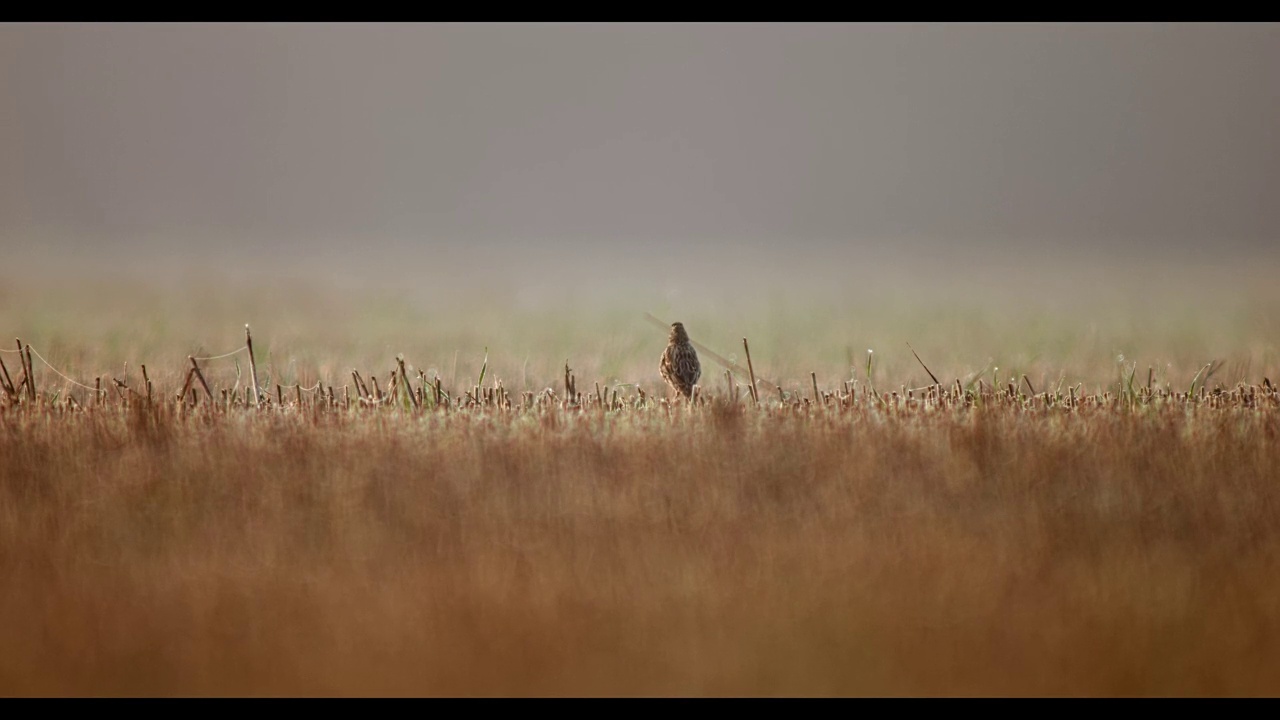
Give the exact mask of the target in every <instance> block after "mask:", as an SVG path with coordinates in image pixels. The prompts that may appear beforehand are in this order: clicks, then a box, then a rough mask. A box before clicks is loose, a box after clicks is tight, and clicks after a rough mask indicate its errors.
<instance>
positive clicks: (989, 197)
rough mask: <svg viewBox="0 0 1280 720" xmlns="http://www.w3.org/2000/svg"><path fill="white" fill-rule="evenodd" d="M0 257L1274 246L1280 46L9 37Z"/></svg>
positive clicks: (1050, 30)
mask: <svg viewBox="0 0 1280 720" xmlns="http://www.w3.org/2000/svg"><path fill="white" fill-rule="evenodd" d="M0 154H2V157H3V161H2V162H0V213H2V214H3V216H2V219H0V231H2V232H3V234H4V238H5V239H4V240H3V242H4V243H5V244H6V245H10V246H12V245H13V244H15V243H20V242H22V238H23V237H25V235H24V234H23V233H27V232H29V231H31V230H32V229H36V230H41V231H44V232H56V233H62V234H64V235H70V236H76V237H86V238H95V239H96V240H95V241H96V242H101V243H106V244H107V245H110V244H111V243H118V242H123V240H122V239H121V238H125V237H130V236H134V235H138V234H152V235H164V236H166V237H171V238H172V242H173V243H175V244H180V243H181V242H182V238H184V237H187V236H189V235H194V234H206V235H207V234H215V235H222V236H226V237H229V238H233V239H234V238H244V237H253V238H256V239H257V240H258V241H265V242H278V243H282V244H289V245H291V246H297V245H299V244H303V245H305V243H306V242H308V241H315V242H320V241H321V240H322V239H323V240H324V241H326V242H327V241H342V240H343V239H349V240H353V241H359V242H377V241H379V240H382V239H387V240H396V241H398V242H407V243H412V244H419V243H420V244H423V245H431V246H437V247H447V246H448V245H449V244H454V243H465V242H468V241H490V240H493V241H502V240H519V241H525V242H529V243H546V244H547V246H548V247H554V243H555V242H557V241H577V242H582V243H590V244H609V243H619V244H621V243H623V242H627V241H635V240H652V241H657V242H666V243H698V242H702V241H713V240H714V241H721V242H733V243H742V244H743V245H744V246H760V245H766V246H778V247H793V246H796V245H794V244H795V243H800V244H802V245H803V244H813V245H814V246H820V245H824V244H839V245H848V244H855V245H856V244H858V243H867V244H870V243H876V242H891V241H892V240H893V239H895V238H917V239H919V238H924V239H927V240H930V241H937V242H943V243H964V242H974V241H976V240H979V239H987V240H988V241H1008V242H1009V243H1011V246H1012V245H1016V244H1017V243H1024V244H1025V245H1026V246H1028V247H1035V246H1036V245H1037V244H1048V243H1052V242H1063V241H1066V242H1084V241H1107V242H1110V243H1114V245H1115V246H1117V247H1128V248H1133V247H1139V248H1142V247H1150V248H1162V247H1171V246H1175V245H1179V244H1184V245H1185V244H1195V243H1206V242H1217V243H1223V244H1224V245H1232V246H1235V247H1240V248H1252V249H1254V250H1258V249H1272V248H1275V247H1276V245H1277V242H1276V240H1277V238H1280V202H1277V190H1278V189H1280V26H1277V25H1239V26H1229V25H1196V24H1184V25H1115V26H1113V25H1047V24H1046V25H984V24H967V25H905V26H895V25H769V24H754V25H728V26H716V25H638V24H637V25H591V24H574V25H259V26H245V25H206V26H169V25H142V26H133V25H123V24H121V25H97V26H93V25H74V26H65V25H6V26H3V27H0Z"/></svg>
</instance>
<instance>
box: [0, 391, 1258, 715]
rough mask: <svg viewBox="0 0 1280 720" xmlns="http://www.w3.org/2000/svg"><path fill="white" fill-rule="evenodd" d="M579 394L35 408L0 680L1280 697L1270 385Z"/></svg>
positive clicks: (14, 459)
mask: <svg viewBox="0 0 1280 720" xmlns="http://www.w3.org/2000/svg"><path fill="white" fill-rule="evenodd" d="M459 395H461V393H459ZM928 395H929V394H928V393H926V396H928ZM586 397H587V396H584V404H585V405H586V407H581V408H575V407H572V406H570V407H567V408H566V407H565V405H566V404H567V403H564V401H563V400H561V401H560V403H559V404H557V403H553V402H552V401H550V400H549V399H548V400H546V401H545V402H543V403H542V404H541V405H538V404H537V402H538V401H537V400H535V406H534V407H533V408H531V409H527V410H522V409H521V408H520V407H518V406H515V405H513V407H512V408H510V409H506V408H504V407H501V406H499V404H498V403H497V400H494V401H493V403H491V404H490V405H489V406H487V407H484V406H473V407H455V408H453V409H451V410H449V411H445V410H443V409H437V410H428V409H425V408H424V409H417V410H413V409H405V408H404V407H402V406H399V405H395V406H393V405H390V404H383V405H379V406H370V407H366V408H360V407H355V408H351V409H347V410H343V409H342V408H341V406H340V404H339V405H338V406H337V407H333V408H330V407H327V405H319V406H310V405H308V406H304V407H303V408H302V409H299V408H297V407H291V406H286V407H283V408H281V407H275V406H268V408H267V409H266V410H254V409H253V408H250V407H243V406H232V407H230V408H225V407H224V408H216V407H210V406H208V405H207V404H206V405H203V406H197V407H196V408H194V409H193V408H189V407H188V408H184V407H182V406H179V405H178V404H177V401H172V402H165V403H164V404H162V405H159V406H156V407H150V408H148V407H147V406H146V404H145V403H144V402H141V401H138V402H135V403H134V404H133V406H131V407H125V406H124V405H123V404H121V403H119V402H116V403H108V404H107V405H105V406H103V407H99V408H96V409H90V410H81V411H72V410H68V409H66V408H65V407H62V408H57V407H54V408H49V407H28V406H25V405H20V406H17V407H12V406H9V405H7V404H6V406H5V409H4V411H3V414H2V415H0V418H2V419H0V423H2V424H3V429H4V434H3V436H0V533H3V535H2V537H0V548H2V549H0V571H2V572H3V575H4V577H5V579H6V580H5V583H4V585H3V590H0V635H2V636H3V637H5V638H6V642H5V643H4V647H3V650H0V689H2V690H3V692H4V693H5V694H10V695H13V694H52V695H80V694H108V695H113V694H148V695H150V694H161V695H174V694H178V695H188V694H272V695H275V694H335V695H347V694H356V695H363V694H410V695H419V694H449V695H454V694H463V695H512V694H517V695H548V694H573V695H583V694H586V695H590V694H609V695H613V694H627V695H631V694H661V695H668V694H699V695H701V694H711V695H723V694H735V695H736V694H747V695H771V694H786V695H794V694H805V695H808V694H820V695H826V694H835V695H848V694H910V695H916V694H961V695H971V694H1090V695H1094V694H1102V695H1130V694H1214V695H1217V694H1273V693H1275V692H1276V691H1277V689H1278V688H1277V684H1276V680H1275V678H1277V677H1280V635H1278V634H1277V633H1278V631H1280V610H1278V608H1280V582H1277V580H1276V578H1277V574H1276V570H1277V569H1278V566H1277V561H1278V560H1280V523H1278V522H1277V520H1278V519H1280V450H1277V447H1276V444H1275V435H1276V432H1277V430H1278V429H1280V396H1277V394H1276V393H1275V391H1274V390H1273V389H1271V388H1267V387H1254V388H1243V389H1237V390H1236V391H1235V394H1234V395H1233V394H1232V393H1230V392H1227V393H1223V394H1220V395H1214V394H1213V393H1205V394H1204V395H1203V397H1200V393H1196V395H1195V396H1193V397H1191V398H1185V397H1181V398H1170V397H1159V396H1155V397H1146V396H1145V395H1143V396H1141V397H1135V398H1129V399H1123V398H1118V397H1117V398H1112V399H1111V400H1110V401H1108V400H1107V399H1106V398H1089V399H1085V400H1084V401H1083V402H1080V403H1079V404H1078V405H1077V406H1075V407H1070V398H1069V397H1066V398H1064V399H1063V400H1062V401H1061V402H1060V403H1059V404H1057V405H1054V406H1050V405H1047V404H1046V402H1045V398H1044V397H1041V398H1040V400H1039V401H1037V400H1035V399H1033V398H1031V397H1030V396H1029V394H1023V395H1022V396H1021V397H1015V396H1007V395H1006V396H1003V397H1002V396H1000V395H998V394H995V393H988V394H987V395H986V396H985V397H982V396H979V395H975V394H969V395H968V396H962V395H961V394H959V393H958V392H955V391H953V392H952V394H951V395H948V396H938V397H935V398H933V399H929V398H928V397H926V398H912V402H913V403H914V404H913V405H908V404H907V403H906V402H904V401H903V399H899V401H898V404H897V406H896V407H895V406H892V405H886V404H885V403H886V402H890V403H891V402H892V401H891V400H889V401H882V400H877V399H875V398H874V396H871V395H865V396H863V397H858V396H852V397H847V398H845V399H843V401H842V400H841V399H839V398H835V397H832V398H829V403H828V405H827V406H825V407H819V406H817V405H815V404H813V403H811V402H809V401H808V400H807V399H805V400H798V401H796V402H794V403H792V404H789V405H785V406H780V405H779V404H778V403H777V402H776V401H774V402H772V403H769V402H766V403H765V404H764V407H763V409H760V410H756V409H754V408H753V407H751V406H749V404H748V403H747V402H745V401H744V402H741V403H739V404H737V405H734V406H728V405H725V404H723V403H721V402H719V401H717V400H711V401H707V402H706V403H705V404H704V405H702V406H699V407H694V408H687V407H679V406H677V407H666V406H665V405H664V404H662V403H655V402H654V401H652V400H649V401H648V403H647V404H646V405H644V406H638V400H637V399H636V398H630V401H631V403H630V404H627V405H626V406H625V407H620V408H619V407H615V408H613V409H611V410H606V409H605V408H603V407H596V406H591V405H590V401H587V400H585V398H586ZM935 400H940V402H938V403H937V404H936V405H935V404H934V401H935ZM325 402H326V403H327V399H326V401H325ZM458 402H460V403H462V404H463V405H465V403H466V401H465V400H459V401H458ZM335 403H336V401H335Z"/></svg>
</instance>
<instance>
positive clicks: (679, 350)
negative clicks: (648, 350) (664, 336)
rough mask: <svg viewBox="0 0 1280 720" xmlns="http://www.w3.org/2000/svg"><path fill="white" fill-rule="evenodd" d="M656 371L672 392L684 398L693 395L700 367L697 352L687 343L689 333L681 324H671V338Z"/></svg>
mask: <svg viewBox="0 0 1280 720" xmlns="http://www.w3.org/2000/svg"><path fill="white" fill-rule="evenodd" d="M658 369H659V371H661V373H662V379H663V380H666V381H667V384H668V385H670V386H671V389H672V390H675V391H676V392H678V393H680V394H681V395H683V396H684V397H686V398H687V397H690V396H692V395H693V386H694V385H697V384H698V378H699V377H701V376H702V366H701V365H700V364H699V363H698V353H697V351H696V350H694V349H693V345H691V344H690V343H689V333H687V332H685V330H684V324H683V323H671V336H670V337H669V338H668V340H667V349H666V350H664V351H663V352H662V363H661V364H660V365H659V366H658Z"/></svg>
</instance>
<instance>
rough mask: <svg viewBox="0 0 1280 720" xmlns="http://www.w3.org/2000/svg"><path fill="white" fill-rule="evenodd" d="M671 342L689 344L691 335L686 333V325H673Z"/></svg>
mask: <svg viewBox="0 0 1280 720" xmlns="http://www.w3.org/2000/svg"><path fill="white" fill-rule="evenodd" d="M671 342H677V343H686V342H689V333H687V332H685V331H684V323H678V322H677V323H671Z"/></svg>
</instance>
